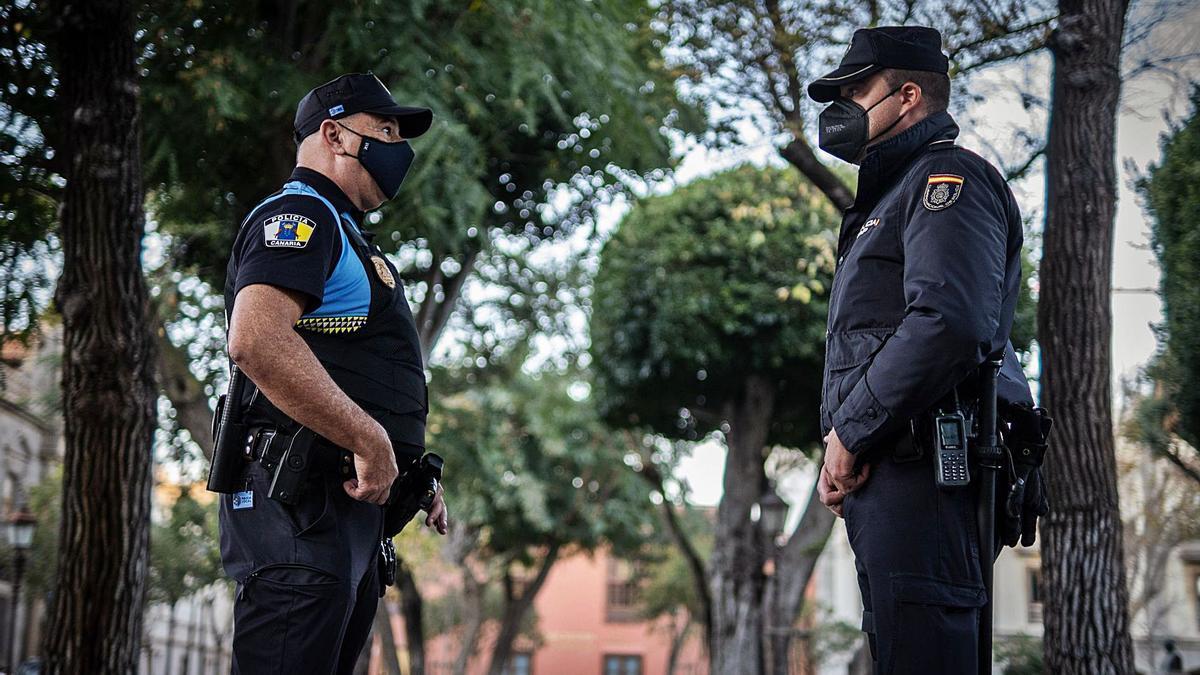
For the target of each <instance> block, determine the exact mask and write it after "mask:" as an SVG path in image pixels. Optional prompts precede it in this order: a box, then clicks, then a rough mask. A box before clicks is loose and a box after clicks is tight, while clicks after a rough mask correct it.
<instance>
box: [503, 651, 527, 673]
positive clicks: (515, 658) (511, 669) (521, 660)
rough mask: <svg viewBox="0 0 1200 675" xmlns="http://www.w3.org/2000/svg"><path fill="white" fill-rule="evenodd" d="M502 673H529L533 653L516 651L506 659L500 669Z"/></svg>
mask: <svg viewBox="0 0 1200 675" xmlns="http://www.w3.org/2000/svg"><path fill="white" fill-rule="evenodd" d="M501 672H502V673H503V675H530V674H531V673H532V672H533V654H531V653H529V652H516V653H514V654H513V655H512V656H511V657H509V659H508V664H507V665H505V666H504V670H502V671H501Z"/></svg>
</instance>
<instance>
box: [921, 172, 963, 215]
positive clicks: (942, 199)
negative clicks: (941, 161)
mask: <svg viewBox="0 0 1200 675" xmlns="http://www.w3.org/2000/svg"><path fill="white" fill-rule="evenodd" d="M962 187H963V177H962V176H956V175H954V174H952V173H935V174H932V175H930V176H929V182H928V183H926V185H925V196H924V198H922V200H921V202H922V203H923V204H925V208H927V209H929V210H930V211H941V210H942V209H945V208H949V207H950V206H951V205H953V204H954V202H956V201H958V196H959V195H960V194H962Z"/></svg>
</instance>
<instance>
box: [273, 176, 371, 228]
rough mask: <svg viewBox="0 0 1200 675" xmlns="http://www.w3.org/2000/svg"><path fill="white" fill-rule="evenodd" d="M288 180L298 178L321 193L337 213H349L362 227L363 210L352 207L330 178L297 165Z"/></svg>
mask: <svg viewBox="0 0 1200 675" xmlns="http://www.w3.org/2000/svg"><path fill="white" fill-rule="evenodd" d="M288 180H298V181H300V182H301V183H304V184H305V185H308V186H309V187H311V188H312V189H314V190H316V191H317V192H319V193H321V196H322V197H324V198H326V199H328V200H329V203H331V204H333V207H334V208H335V209H337V211H338V213H348V214H350V218H351V220H353V221H354V224H355V225H357V226H358V228H359V230H361V229H362V222H363V212H362V211H359V210H358V209H356V208H355V207H354V202H352V201H350V198H349V197H347V196H346V193H345V192H342V189H341V188H340V187H338V186H337V183H335V182H333V180H332V179H331V178H329V177H328V176H326V175H325V174H323V173H321V172H320V171H315V170H313V169H310V168H308V167H305V166H298V167H296V168H295V169H293V170H292V176H291V178H289V179H288Z"/></svg>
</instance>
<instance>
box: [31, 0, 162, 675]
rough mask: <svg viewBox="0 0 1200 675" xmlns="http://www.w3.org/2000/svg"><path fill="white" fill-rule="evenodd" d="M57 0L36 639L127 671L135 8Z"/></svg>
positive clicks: (143, 504) (141, 487)
mask: <svg viewBox="0 0 1200 675" xmlns="http://www.w3.org/2000/svg"><path fill="white" fill-rule="evenodd" d="M55 9H56V15H57V17H58V26H57V27H56V30H55V34H54V39H53V41H52V48H53V50H54V51H55V53H56V56H57V59H56V60H57V63H58V64H59V68H58V78H59V80H60V85H59V92H58V99H59V109H60V114H61V116H62V119H61V121H60V124H61V129H62V130H63V144H62V146H61V147H60V148H59V149H58V150H59V152H60V153H61V154H62V155H63V165H64V171H65V178H66V186H65V188H64V191H63V196H62V214H61V226H60V227H61V233H62V250H63V274H62V278H61V279H60V280H59V282H58V288H57V291H56V293H55V302H56V303H57V305H58V310H59V312H60V313H61V314H62V319H63V408H64V411H63V414H64V418H65V440H66V459H65V470H64V474H63V510H62V526H61V527H62V529H61V534H60V537H59V541H60V542H61V543H62V545H61V546H60V547H59V562H58V571H57V580H56V583H55V589H56V591H55V596H54V603H53V608H52V610H51V612H50V622H49V626H48V627H47V630H46V638H45V644H44V646H43V651H44V653H45V657H46V667H47V670H48V671H49V672H50V673H127V672H132V671H133V670H135V669H136V668H137V657H138V647H139V644H140V642H141V635H142V602H143V600H144V598H145V593H146V567H147V559H148V549H149V525H150V487H151V471H150V469H151V442H152V440H153V436H154V429H155V428H156V414H155V403H156V400H157V387H156V385H155V382H154V365H153V364H154V342H153V336H152V335H151V333H150V328H149V325H150V324H149V321H148V316H147V300H148V295H147V292H146V285H145V281H144V279H143V276H142V263H141V252H142V247H141V242H142V233H143V227H144V218H143V212H142V199H143V193H142V172H141V155H140V153H141V147H140V140H139V136H140V130H141V125H140V119H139V116H138V76H137V71H136V70H135V68H134V58H135V50H134V41H133V32H134V11H133V3H131V2H128V1H125V0H97V1H96V2H87V3H81V2H63V3H61V4H59V5H58V6H57V7H56V8H55Z"/></svg>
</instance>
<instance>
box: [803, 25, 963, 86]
mask: <svg viewBox="0 0 1200 675" xmlns="http://www.w3.org/2000/svg"><path fill="white" fill-rule="evenodd" d="M885 68H896V69H899V70H926V71H929V72H933V73H949V72H950V59H948V58H947V57H946V55H945V54H943V53H942V34H941V33H939V32H937V31H936V30H934V29H933V28H926V27H925V26H880V27H879V28H860V29H858V30H856V31H854V36H853V37H851V38H850V48H849V49H847V50H846V53H845V54H844V55H843V56H842V62H841V64H839V65H838V67H837V68H836V69H835V70H834V71H833V72H831V73H829V74H827V75H825V76H824V77H821V78H819V79H817V80H814V81H813V82H811V83H810V84H809V85H808V96H809V98H811V99H812V100H814V101H819V102H821V103H828V102H830V101H832V100H833V99H835V98H837V97H838V94H839V93H840V92H839V87H841V86H842V85H846V84H850V83H851V82H857V81H859V80H862V79H865V78H867V77H870V76H871V75H872V74H873V73H876V72H878V71H880V70H883V69H885Z"/></svg>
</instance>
